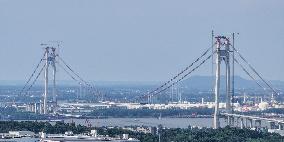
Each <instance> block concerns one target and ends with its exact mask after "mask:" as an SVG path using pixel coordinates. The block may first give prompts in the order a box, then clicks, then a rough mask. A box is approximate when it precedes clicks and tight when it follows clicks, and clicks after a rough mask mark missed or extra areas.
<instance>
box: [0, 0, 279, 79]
mask: <svg viewBox="0 0 284 142" xmlns="http://www.w3.org/2000/svg"><path fill="white" fill-rule="evenodd" d="M55 3H56V4H55ZM283 7H284V1H279V0H272V1H264V0H260V1H259V0H249V1H248V0H239V1H231V2H228V1H226V0H217V1H209V0H204V1H186V0H180V1H169V0H157V1H150V0H146V1H131V0H122V1H115V0H110V1H91V0H85V1H73V0H61V1H55V0H51V1H36V0H26V1H16V0H10V1H0V18H1V23H0V37H1V38H0V43H1V47H0V63H1V70H0V80H8V81H13V80H27V78H28V77H29V76H30V74H31V73H32V71H33V69H34V68H35V66H36V64H37V63H38V62H39V60H40V58H41V56H42V54H43V52H44V50H43V47H42V46H40V44H41V43H46V42H48V41H54V40H59V41H63V43H62V44H61V48H60V55H61V56H62V57H63V58H64V59H65V61H67V62H68V64H70V65H71V66H72V67H73V68H74V69H75V70H76V71H77V72H79V73H80V75H81V76H82V77H83V78H85V79H86V80H94V81H164V80H168V79H169V78H170V77H172V76H173V75H175V74H176V73H178V72H179V71H181V70H182V69H183V68H185V67H186V66H187V65H189V64H191V63H192V62H193V60H195V59H196V58H197V57H198V56H200V55H201V53H202V52H203V51H204V50H206V49H207V48H208V47H210V45H211V30H214V31H215V32H216V34H224V35H230V34H231V33H233V32H235V33H240V34H239V35H237V37H236V48H237V49H239V51H240V52H241V53H242V54H243V55H244V56H245V57H246V58H247V59H248V61H249V62H250V63H251V64H252V65H253V66H254V67H255V68H256V69H257V71H258V72H260V73H261V75H262V76H263V77H264V78H265V79H267V80H282V81H284V75H283V72H284V62H283V61H284V56H283V53H284V40H283V39H284V9H283ZM281 61H282V62H281ZM222 71H223V73H224V70H222ZM194 75H211V62H208V63H206V64H205V65H203V66H202V67H201V68H200V69H198V70H197V71H195V72H194ZM236 75H240V76H242V77H244V78H248V77H247V76H246V74H245V73H244V72H243V71H242V70H241V69H240V68H239V67H238V66H237V65H236ZM41 78H43V76H42V77H41ZM58 79H59V80H69V77H68V76H67V75H65V74H64V73H63V71H62V70H60V69H59V72H58Z"/></svg>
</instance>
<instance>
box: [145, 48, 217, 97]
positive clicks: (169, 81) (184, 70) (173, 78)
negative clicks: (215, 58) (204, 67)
mask: <svg viewBox="0 0 284 142" xmlns="http://www.w3.org/2000/svg"><path fill="white" fill-rule="evenodd" d="M213 46H214V45H213ZM211 48H212V47H210V48H208V49H207V50H206V51H205V52H203V53H202V54H201V56H200V57H198V58H197V59H196V60H194V62H192V63H191V64H190V65H189V66H187V67H186V68H185V69H183V70H182V71H181V72H179V73H178V74H177V75H175V76H174V77H172V78H171V79H170V80H168V81H167V82H165V83H164V84H162V85H161V86H159V87H157V88H156V89H154V90H152V91H151V92H149V94H152V93H154V92H156V91H158V90H159V89H161V88H163V87H165V86H167V85H168V84H169V83H171V82H173V81H174V80H175V79H176V78H178V77H179V76H180V75H181V74H183V73H184V72H186V71H187V70H188V69H189V68H191V67H192V66H193V65H194V64H195V63H196V62H198V61H199V60H200V59H201V58H203V57H204V56H205V55H206V54H207V53H208V52H209V51H210V49H211Z"/></svg>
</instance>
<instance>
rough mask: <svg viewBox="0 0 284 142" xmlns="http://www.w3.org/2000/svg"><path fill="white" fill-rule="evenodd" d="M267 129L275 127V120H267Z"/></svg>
mask: <svg viewBox="0 0 284 142" xmlns="http://www.w3.org/2000/svg"><path fill="white" fill-rule="evenodd" d="M268 123H269V129H275V122H272V121H269V122H268Z"/></svg>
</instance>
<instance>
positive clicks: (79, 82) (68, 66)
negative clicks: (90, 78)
mask: <svg viewBox="0 0 284 142" xmlns="http://www.w3.org/2000/svg"><path fill="white" fill-rule="evenodd" d="M58 58H59V59H60V61H61V62H62V63H63V64H64V66H65V67H67V68H68V69H69V71H71V73H73V74H74V75H75V76H76V77H74V76H73V75H72V74H71V73H70V72H69V71H67V70H66V68H64V67H63V66H62V65H61V64H59V62H58V65H59V66H60V67H61V68H62V69H63V70H64V71H65V72H66V73H67V74H68V75H69V76H70V77H71V78H72V79H73V80H74V81H76V82H77V83H78V84H79V85H81V84H85V85H86V86H88V90H89V91H90V92H92V93H94V94H100V92H99V91H98V90H97V89H96V88H95V87H93V85H91V84H90V83H88V82H87V81H85V80H84V79H83V78H82V77H80V76H79V74H78V73H76V72H75V71H74V70H73V69H72V68H71V66H70V65H68V64H67V63H66V62H65V61H64V60H63V59H62V58H61V57H60V56H58ZM76 78H78V79H76Z"/></svg>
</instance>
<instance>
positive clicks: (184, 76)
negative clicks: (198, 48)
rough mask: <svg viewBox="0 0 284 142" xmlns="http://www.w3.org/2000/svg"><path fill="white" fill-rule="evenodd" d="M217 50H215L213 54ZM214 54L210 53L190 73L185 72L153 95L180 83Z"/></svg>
mask: <svg viewBox="0 0 284 142" xmlns="http://www.w3.org/2000/svg"><path fill="white" fill-rule="evenodd" d="M214 53H216V52H213V54H214ZM213 54H211V55H209V56H208V57H207V58H206V59H204V60H203V61H202V62H201V63H200V64H198V65H197V66H196V67H195V68H193V69H192V70H190V71H189V72H188V73H186V74H184V75H183V76H182V77H181V78H180V79H178V80H177V81H175V82H173V83H172V84H171V85H169V86H167V87H166V88H164V89H162V90H160V91H159V92H157V93H155V94H153V95H157V94H159V93H161V92H163V91H165V90H167V89H169V88H170V87H172V86H174V85H175V84H177V83H179V82H180V81H182V80H183V79H184V78H186V77H187V76H188V75H190V74H191V73H192V72H194V71H195V70H196V69H198V68H199V67H200V66H201V65H203V64H204V63H205V62H206V61H207V60H209V59H210V58H211V57H212V56H213Z"/></svg>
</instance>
